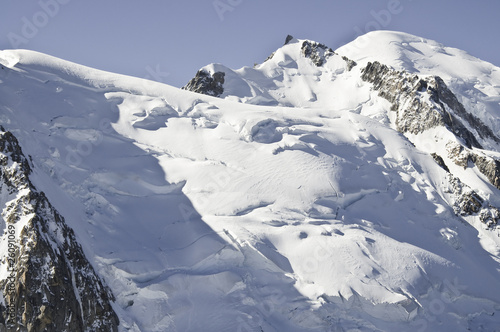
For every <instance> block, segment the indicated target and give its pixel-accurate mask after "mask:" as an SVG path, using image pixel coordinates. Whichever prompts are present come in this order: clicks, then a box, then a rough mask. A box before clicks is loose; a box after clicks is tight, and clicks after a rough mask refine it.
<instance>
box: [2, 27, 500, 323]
mask: <svg viewBox="0 0 500 332" xmlns="http://www.w3.org/2000/svg"><path fill="white" fill-rule="evenodd" d="M0 65H1V69H0V125H1V126H2V127H3V128H4V130H5V131H8V132H10V133H12V135H14V136H15V137H16V138H17V140H18V141H19V145H20V146H21V148H22V151H23V152H24V154H25V156H26V159H27V160H29V163H30V168H31V170H32V172H31V173H30V175H29V178H30V181H31V182H32V184H33V186H34V187H36V188H37V190H39V191H42V192H43V193H44V195H45V196H46V197H47V200H48V201H49V202H50V204H51V205H52V206H53V207H54V209H55V210H57V211H58V213H59V214H60V215H61V216H62V217H64V220H65V223H66V224H67V226H68V227H69V228H71V229H72V230H73V231H74V233H75V239H76V241H78V243H79V245H81V248H82V251H83V253H84V254H85V257H86V259H87V260H88V262H89V264H90V265H92V266H93V269H94V270H95V273H96V274H97V275H98V276H99V277H100V278H102V283H103V284H104V285H106V287H108V288H109V291H110V292H111V293H112V294H113V297H112V299H113V301H112V302H111V305H112V308H113V312H114V313H116V315H117V317H118V319H119V322H120V323H119V326H118V330H119V331H152V332H153V331H266V332H267V331H391V330H399V331H437V330H439V331H466V330H474V331H496V330H498V326H500V312H499V311H500V288H499V287H498V279H499V276H500V226H499V225H498V223H497V221H498V220H499V219H500V210H499V208H500V192H499V184H500V182H495V181H496V179H498V175H499V174H498V173H497V172H498V161H500V143H499V142H500V138H499V137H498V136H497V135H498V134H497V133H498V131H499V129H500V116H499V115H500V69H499V68H498V67H495V66H494V65H492V64H490V63H487V62H484V61H481V60H479V59H477V58H474V57H473V56H471V55H469V54H467V53H466V52H464V51H461V50H457V49H454V48H449V47H445V46H443V45H441V44H439V43H437V42H434V41H431V40H428V39H424V38H420V37H416V36H412V35H409V34H405V33H400V32H392V31H376V32H371V33H368V34H367V35H364V36H361V37H358V39H357V40H354V41H353V42H351V43H349V44H347V45H345V46H342V47H340V48H339V49H337V50H332V49H329V48H328V47H327V46H325V45H323V44H320V43H317V42H313V41H309V40H301V39H296V38H293V37H291V36H290V37H289V38H287V40H286V43H285V45H283V46H282V47H281V48H279V49H278V50H277V51H276V52H274V53H273V54H272V55H271V56H270V57H269V58H268V59H267V60H266V61H264V62H263V63H261V64H257V65H255V66H254V67H243V68H241V69H237V70H233V69H230V68H227V67H225V66H224V65H222V64H211V65H208V66H206V67H204V68H201V69H200V71H199V72H198V74H197V76H196V77H197V78H198V79H196V77H195V79H193V81H192V82H190V83H189V84H187V85H186V87H184V89H179V88H175V87H172V86H169V85H165V84H162V83H157V82H152V81H148V80H144V79H139V78H133V77H127V76H123V75H118V74H113V73H107V72H103V71H99V70H96V69H92V68H88V67H85V66H81V65H78V64H74V63H71V62H68V61H64V60H61V59H57V58H54V57H51V56H49V55H45V54H41V53H37V52H33V51H27V50H4V51H0ZM190 90H192V91H190ZM9 202H10V201H8V200H7V197H3V200H2V204H3V209H4V210H3V211H4V212H3V213H2V220H1V223H0V226H1V227H2V229H3V232H4V233H5V234H6V233H7V230H8V225H9V221H8V220H7V218H6V212H5V211H7V210H8V205H9ZM2 241H4V240H2ZM21 243H22V241H20V245H21ZM0 248H3V249H2V252H0V254H1V255H4V256H2V257H3V258H2V264H3V267H2V268H4V266H5V264H6V261H5V255H6V249H5V247H4V244H1V245H0ZM29 273H33V274H36V273H38V271H29ZM76 273H78V271H77V272H76ZM5 278H6V275H5V273H1V274H0V280H3V279H5ZM0 285H1V284H0ZM42 292H43V291H42ZM87 296H88V295H87ZM2 297H3V301H0V304H1V305H0V306H2V305H5V298H6V290H5V289H2ZM84 300H86V299H81V298H80V299H79V301H80V302H82V301H84ZM17 313H18V315H19V317H20V318H19V324H21V323H22V313H23V306H22V305H21V306H19V307H18V308H17ZM40 317H42V318H43V312H41V313H40ZM40 319H41V318H40ZM52 328H53V329H58V330H63V329H64V328H63V327H61V326H57V327H56V326H53V327H52ZM87 330H91V328H90V327H88V328H87Z"/></svg>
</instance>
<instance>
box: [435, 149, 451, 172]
mask: <svg viewBox="0 0 500 332" xmlns="http://www.w3.org/2000/svg"><path fill="white" fill-rule="evenodd" d="M431 156H432V158H434V161H435V162H436V163H437V164H438V165H439V166H440V167H441V168H442V169H444V170H445V171H446V172H448V173H450V169H449V168H448V166H446V164H445V162H444V160H443V158H442V157H441V156H440V155H438V154H437V153H431Z"/></svg>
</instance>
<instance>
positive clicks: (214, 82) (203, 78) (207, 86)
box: [182, 70, 226, 97]
mask: <svg viewBox="0 0 500 332" xmlns="http://www.w3.org/2000/svg"><path fill="white" fill-rule="evenodd" d="M225 75H226V74H225V73H223V72H215V73H214V74H213V75H211V74H210V73H208V72H207V71H205V70H199V71H198V72H197V73H196V76H195V77H194V78H192V79H191V80H190V81H189V82H188V84H186V85H185V86H184V87H182V88H183V89H184V90H189V91H193V92H197V93H202V94H205V95H209V96H214V97H220V95H222V94H223V93H224V76H225Z"/></svg>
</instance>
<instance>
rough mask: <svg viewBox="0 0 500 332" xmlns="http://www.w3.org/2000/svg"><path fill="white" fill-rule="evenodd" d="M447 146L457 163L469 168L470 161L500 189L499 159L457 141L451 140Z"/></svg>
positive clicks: (451, 156) (450, 155)
mask: <svg viewBox="0 0 500 332" xmlns="http://www.w3.org/2000/svg"><path fill="white" fill-rule="evenodd" d="M446 148H447V150H448V157H449V158H450V159H451V160H453V162H454V163H455V164H456V165H458V166H461V167H463V168H467V167H469V163H473V164H474V165H476V167H477V168H478V169H479V171H480V172H481V173H482V174H483V175H485V176H486V178H487V179H488V180H489V181H490V183H491V184H492V185H494V186H495V187H497V188H498V189H500V162H499V161H498V160H495V159H493V158H491V157H489V156H486V155H482V154H480V152H476V151H474V150H471V149H469V148H466V147H464V146H462V145H460V144H457V143H455V142H449V143H448V144H447V145H446Z"/></svg>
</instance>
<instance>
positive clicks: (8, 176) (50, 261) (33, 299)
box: [0, 132, 119, 332]
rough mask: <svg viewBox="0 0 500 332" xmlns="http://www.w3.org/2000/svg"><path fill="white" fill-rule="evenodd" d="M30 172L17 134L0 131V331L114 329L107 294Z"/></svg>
mask: <svg viewBox="0 0 500 332" xmlns="http://www.w3.org/2000/svg"><path fill="white" fill-rule="evenodd" d="M30 173H31V169H30V166H29V163H28V161H27V159H26V158H25V156H24V155H23V153H22V151H21V148H20V146H19V144H18V142H17V140H16V138H15V137H14V136H13V135H12V134H11V133H10V132H0V176H1V181H0V194H1V196H0V197H1V199H0V201H1V204H2V205H3V206H2V208H3V212H2V217H3V218H2V220H1V221H0V223H1V224H2V228H3V230H4V232H3V235H2V237H1V240H0V243H1V244H2V245H3V246H4V248H6V250H5V251H4V252H2V253H1V257H0V262H1V265H0V268H1V269H2V274H3V275H6V276H7V277H6V278H4V279H2V280H0V289H1V292H2V294H1V295H2V297H3V298H2V301H1V302H0V303H1V304H0V331H68V332H69V331H117V327H118V324H119V321H118V317H117V316H116V314H115V312H114V311H113V308H112V306H111V301H113V296H112V294H111V292H110V291H109V289H108V288H107V287H106V286H105V285H104V284H103V282H102V281H101V280H100V278H99V277H98V276H97V274H96V272H95V271H94V269H93V267H92V266H91V264H90V263H89V262H88V260H87V259H86V257H85V255H84V253H83V250H82V248H81V246H80V244H79V243H78V242H77V240H76V238H75V234H74V232H73V230H72V229H71V228H70V227H68V226H67V224H66V223H65V220H64V218H63V217H62V216H61V215H60V214H59V213H58V212H57V211H56V209H55V208H54V207H53V206H52V205H51V204H50V202H49V201H48V199H47V197H46V196H45V195H44V193H43V192H38V191H37V190H36V189H35V187H34V186H33V184H32V183H31V181H30V179H29V175H30Z"/></svg>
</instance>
